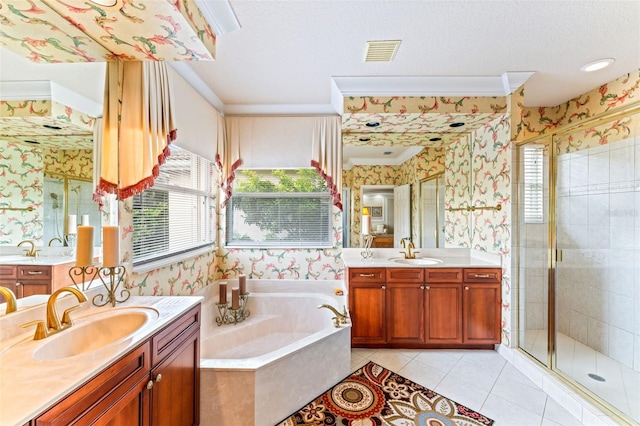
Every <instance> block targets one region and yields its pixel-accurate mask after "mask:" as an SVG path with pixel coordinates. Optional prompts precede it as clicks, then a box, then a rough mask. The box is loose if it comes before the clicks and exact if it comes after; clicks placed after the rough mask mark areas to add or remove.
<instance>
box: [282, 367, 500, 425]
mask: <svg viewBox="0 0 640 426" xmlns="http://www.w3.org/2000/svg"><path fill="white" fill-rule="evenodd" d="M492 424H493V420H491V419H490V418H488V417H486V416H483V415H482V414H480V413H477V412H475V411H473V410H471V409H470V408H467V407H465V406H464V405H461V404H458V403H457V402H455V401H452V400H450V399H448V398H445V397H444V396H442V395H439V394H437V393H435V392H434V391H432V390H430V389H427V388H425V387H424V386H421V385H419V384H417V383H414V382H412V381H411V380H409V379H407V378H404V377H402V376H400V375H399V374H396V373H394V372H393V371H390V370H387V369H386V368H384V367H381V366H379V365H378V364H375V363H373V362H370V363H368V364H367V365H365V366H364V367H362V368H360V369H358V370H357V371H355V372H354V373H353V374H351V375H350V376H349V377H347V378H346V379H344V380H343V381H342V382H340V383H338V384H337V385H335V386H334V387H332V388H331V389H329V390H328V391H326V392H325V393H324V394H322V395H320V396H319V397H318V398H316V399H315V400H313V401H312V402H310V403H309V404H307V405H306V406H305V407H303V408H301V409H300V410H298V411H297V412H296V413H294V414H293V415H292V416H291V417H289V418H287V419H286V420H284V421H283V422H281V423H280V424H279V425H278V426H294V425H307V426H308V425H336V426H381V425H393V426H400V425H402V426H409V425H419V426H448V425H459V426H471V425H492Z"/></svg>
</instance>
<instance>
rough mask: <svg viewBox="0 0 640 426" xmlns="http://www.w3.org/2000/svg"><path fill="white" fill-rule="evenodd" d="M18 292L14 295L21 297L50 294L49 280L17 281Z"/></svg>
mask: <svg viewBox="0 0 640 426" xmlns="http://www.w3.org/2000/svg"><path fill="white" fill-rule="evenodd" d="M17 285H18V293H19V294H20V295H19V296H18V294H16V297H19V298H23V297H27V296H33V295H36V294H50V293H51V286H50V282H49V281H22V282H20V283H17Z"/></svg>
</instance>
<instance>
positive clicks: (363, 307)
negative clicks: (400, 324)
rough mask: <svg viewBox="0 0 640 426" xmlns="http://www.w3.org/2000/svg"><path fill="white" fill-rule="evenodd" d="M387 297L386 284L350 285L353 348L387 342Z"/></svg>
mask: <svg viewBox="0 0 640 426" xmlns="http://www.w3.org/2000/svg"><path fill="white" fill-rule="evenodd" d="M385 295H386V285H385V283H356V284H353V283H351V284H350V285H349V314H350V316H351V345H352V346H354V347H357V346H358V345H361V344H364V345H366V344H384V343H385V342H386V340H387V339H386V334H385V328H386V327H385V305H386V303H385V298H386V296H385Z"/></svg>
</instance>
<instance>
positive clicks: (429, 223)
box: [418, 172, 445, 248]
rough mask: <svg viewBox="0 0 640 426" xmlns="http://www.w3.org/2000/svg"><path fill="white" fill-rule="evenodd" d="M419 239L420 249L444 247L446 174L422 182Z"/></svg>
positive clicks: (420, 189) (439, 174) (419, 208)
mask: <svg viewBox="0 0 640 426" xmlns="http://www.w3.org/2000/svg"><path fill="white" fill-rule="evenodd" d="M419 185H420V188H419V191H420V198H419V207H418V211H419V225H420V230H419V233H418V235H419V238H420V240H419V241H420V247H424V248H442V247H444V230H445V227H444V221H445V212H444V205H445V201H444V196H445V191H444V172H443V173H438V174H437V175H434V176H431V177H428V178H426V179H422V180H421V181H420V184H419Z"/></svg>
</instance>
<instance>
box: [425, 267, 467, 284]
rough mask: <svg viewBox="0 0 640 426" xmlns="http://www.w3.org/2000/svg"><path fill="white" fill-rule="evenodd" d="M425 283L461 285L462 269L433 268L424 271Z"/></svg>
mask: <svg viewBox="0 0 640 426" xmlns="http://www.w3.org/2000/svg"><path fill="white" fill-rule="evenodd" d="M425 274H426V276H425V281H426V282H439V283H461V282H462V269H460V268H434V269H425Z"/></svg>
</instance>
